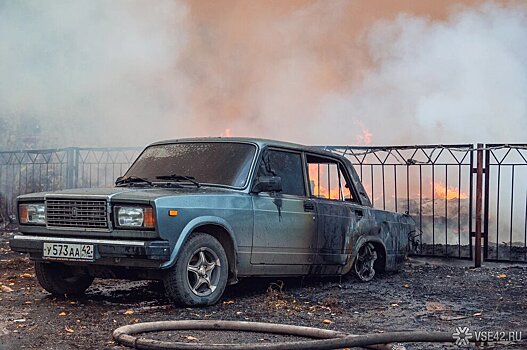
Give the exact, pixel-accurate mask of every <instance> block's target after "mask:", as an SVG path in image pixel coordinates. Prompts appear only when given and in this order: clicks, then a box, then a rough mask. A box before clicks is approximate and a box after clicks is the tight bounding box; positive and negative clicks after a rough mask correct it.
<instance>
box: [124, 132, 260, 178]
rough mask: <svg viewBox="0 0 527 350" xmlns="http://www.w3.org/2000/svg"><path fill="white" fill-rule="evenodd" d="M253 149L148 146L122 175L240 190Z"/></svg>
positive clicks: (185, 144) (224, 144)
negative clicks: (171, 177)
mask: <svg viewBox="0 0 527 350" xmlns="http://www.w3.org/2000/svg"><path fill="white" fill-rule="evenodd" d="M255 153H256V147H255V146H254V145H251V144H247V143H236V142H182V143H170V144H162V145H153V146H149V147H148V148H146V149H145V150H144V152H143V153H142V154H141V155H140V156H139V158H138V159H137V160H136V161H135V163H134V164H133V165H132V166H131V167H130V169H129V170H128V171H127V172H126V174H125V176H127V177H128V176H137V177H141V178H145V179H148V180H150V181H159V180H158V179H157V176H160V175H170V174H177V175H183V176H192V177H193V178H195V179H196V181H198V182H200V183H202V184H211V185H212V184H217V185H225V186H232V187H237V188H242V187H244V186H245V184H246V181H247V179H248V176H249V170H250V168H251V165H252V160H253V158H254V154H255Z"/></svg>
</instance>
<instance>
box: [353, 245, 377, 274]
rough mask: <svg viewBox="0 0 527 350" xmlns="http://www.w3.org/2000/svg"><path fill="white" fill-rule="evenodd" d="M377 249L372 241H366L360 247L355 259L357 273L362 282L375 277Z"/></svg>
mask: <svg viewBox="0 0 527 350" xmlns="http://www.w3.org/2000/svg"><path fill="white" fill-rule="evenodd" d="M376 260H377V251H376V250H375V246H374V245H373V244H371V243H365V244H363V245H362V247H360V249H359V252H358V253H357V258H356V259H355V264H354V269H355V274H356V275H357V277H358V278H359V279H360V280H361V281H362V282H369V281H371V280H372V279H373V277H375V261H376Z"/></svg>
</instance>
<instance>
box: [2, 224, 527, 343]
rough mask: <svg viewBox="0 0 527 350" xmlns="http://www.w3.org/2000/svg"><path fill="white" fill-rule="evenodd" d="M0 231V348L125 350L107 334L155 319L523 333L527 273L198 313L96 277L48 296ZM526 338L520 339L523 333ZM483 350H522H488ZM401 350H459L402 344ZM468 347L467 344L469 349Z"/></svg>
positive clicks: (517, 269) (490, 272)
mask: <svg viewBox="0 0 527 350" xmlns="http://www.w3.org/2000/svg"><path fill="white" fill-rule="evenodd" d="M9 236H10V234H5V233H4V234H0V310H1V312H0V349H94V348H97V349H124V347H121V346H119V345H117V344H116V343H115V342H114V341H113V340H112V337H111V334H112V331H113V330H114V329H115V328H117V327H119V326H122V325H126V324H130V323H137V322H147V321H161V320H182V319H222V320H242V321H259V322H275V323H285V324H292V325H302V326H312V327H320V328H326V329H333V330H339V331H344V332H348V333H353V334H366V333H377V332H388V331H447V332H450V331H452V332H454V331H455V328H456V327H459V326H461V327H470V329H471V330H481V331H507V332H508V331H516V330H520V329H522V328H523V329H525V328H527V318H526V317H525V313H526V311H527V292H526V286H527V266H525V265H520V266H513V265H504V264H502V265H496V264H492V265H490V264H487V265H486V266H484V267H482V268H479V269H472V268H471V267H470V262H460V261H457V260H442V261H441V260H425V259H418V260H417V259H412V260H410V261H408V263H407V264H406V265H405V268H404V270H403V271H401V272H400V273H396V274H383V275H379V276H377V277H376V279H375V280H374V281H372V282H369V283H361V282H359V281H358V280H357V279H356V278H354V277H353V276H345V277H342V278H339V277H331V278H329V277H328V278H281V279H276V278H275V279H268V278H267V279H262V278H260V279H256V278H251V279H246V280H242V281H241V282H240V283H239V284H237V285H234V286H230V287H228V290H227V291H226V293H225V295H224V297H223V299H222V300H221V301H220V302H219V303H218V304H217V305H214V306H210V307H205V308H178V307H175V306H173V305H172V304H170V302H169V301H168V299H167V298H166V297H165V295H164V292H163V286H162V284H161V283H160V282H152V281H150V282H149V281H135V282H132V281H120V280H96V281H95V283H94V284H93V286H92V287H91V288H90V289H88V291H87V293H86V295H85V296H83V297H77V298H69V297H66V296H65V297H54V296H51V295H49V294H48V293H46V292H45V291H44V290H43V289H42V288H41V287H40V286H39V285H38V283H37V281H36V278H35V275H34V270H33V264H32V263H31V261H30V260H29V259H28V258H27V257H26V256H24V255H20V254H18V253H14V252H11V251H10V249H9V247H8V244H7V239H8V238H9ZM149 336H150V337H153V338H156V339H160V340H161V339H163V340H168V339H170V340H174V341H188V342H198V343H207V342H219V343H228V342H236V343H252V342H272V341H278V340H284V337H281V338H278V337H275V336H272V335H267V334H252V333H248V334H243V333H237V334H234V335H233V334H232V333H231V334H229V333H225V334H223V333H219V332H216V333H215V334H211V333H207V332H181V333H174V332H163V333H156V334H150V335H149ZM524 338H527V334H526V335H524ZM484 347H485V348H487V349H492V348H494V349H523V348H525V342H523V343H521V344H520V343H515V344H514V343H499V344H497V343H489V344H488V345H484ZM407 348H408V349H458V347H457V346H455V345H450V344H448V345H447V344H407ZM473 348H475V347H473Z"/></svg>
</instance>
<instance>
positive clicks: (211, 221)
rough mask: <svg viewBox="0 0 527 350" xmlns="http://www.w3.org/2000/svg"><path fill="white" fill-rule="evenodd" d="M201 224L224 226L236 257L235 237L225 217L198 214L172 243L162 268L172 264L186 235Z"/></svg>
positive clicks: (169, 266) (167, 267)
mask: <svg viewBox="0 0 527 350" xmlns="http://www.w3.org/2000/svg"><path fill="white" fill-rule="evenodd" d="M203 225H217V226H221V227H222V228H224V229H225V231H227V233H228V234H229V236H230V238H231V240H232V242H233V246H234V256H235V257H236V256H237V255H238V252H237V250H238V245H237V243H236V239H235V238H234V233H233V229H232V227H231V225H230V224H229V223H228V222H227V221H226V220H225V219H223V218H220V217H217V216H199V217H197V218H194V219H192V220H190V221H189V223H188V224H187V225H186V226H185V227H184V228H183V230H182V231H181V234H180V235H179V238H178V240H177V241H176V244H175V245H174V248H173V249H172V253H171V254H170V260H168V261H167V262H165V263H163V264H162V265H161V268H162V269H169V268H171V267H172V266H174V264H175V263H176V260H177V258H178V256H179V253H180V251H181V248H182V247H183V245H184V244H185V241H186V240H187V238H188V236H190V235H191V234H192V232H194V230H195V229H196V228H198V227H200V226H203Z"/></svg>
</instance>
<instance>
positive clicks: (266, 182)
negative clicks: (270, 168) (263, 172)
mask: <svg viewBox="0 0 527 350" xmlns="http://www.w3.org/2000/svg"><path fill="white" fill-rule="evenodd" d="M252 191H253V192H254V193H260V192H280V191H282V178H281V177H280V176H259V177H257V178H256V181H255V182H254V186H253V190H252Z"/></svg>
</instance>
